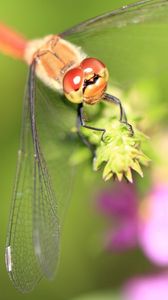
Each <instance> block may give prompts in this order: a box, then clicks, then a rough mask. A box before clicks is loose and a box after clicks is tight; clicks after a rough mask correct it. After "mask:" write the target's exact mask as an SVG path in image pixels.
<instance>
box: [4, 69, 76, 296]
mask: <svg viewBox="0 0 168 300" xmlns="http://www.w3.org/2000/svg"><path fill="white" fill-rule="evenodd" d="M28 86H29V87H28V91H27V93H26V96H25V100H24V113H23V128H22V135H21V148H20V150H19V153H18V165H17V174H16V181H15V188H14V193H13V200H12V208H11V216H10V222H9V230H8V235H7V247H6V264H7V270H8V272H9V274H10V277H11V279H12V281H13V283H14V285H15V287H16V288H17V289H19V290H20V291H22V292H28V291H30V290H32V289H33V288H34V286H35V285H36V284H37V282H38V281H39V280H40V279H41V277H43V276H45V277H47V278H48V279H50V278H52V277H53V275H54V273H55V270H56V267H57V263H58V256H59V239H60V225H61V221H62V215H63V210H64V208H65V205H66V202H67V201H68V199H69V196H70V190H71V188H72V179H73V169H72V168H71V167H70V165H68V161H69V155H70V153H72V151H73V147H74V144H75V143H74V142H75V140H74V139H73V137H71V136H70V134H69V131H70V128H71V127H72V122H74V121H75V112H74V110H72V109H71V108H70V107H69V108H68V107H67V106H66V105H65V104H64V102H63V101H62V100H61V99H60V98H59V96H58V95H57V94H55V93H53V92H52V91H49V90H46V89H45V87H43V85H42V84H41V83H40V82H39V81H37V82H36V84H35V78H34V69H33V67H31V70H30V74H29V80H28ZM35 88H36V94H35V92H34V91H35ZM49 93H50V95H49ZM67 113H68V114H67ZM62 118H63V119H62ZM64 118H66V120H65V123H66V125H65V124H64V122H63V121H62V120H64ZM68 134H69V136H68ZM64 148H65V149H64ZM53 182H54V184H53Z"/></svg>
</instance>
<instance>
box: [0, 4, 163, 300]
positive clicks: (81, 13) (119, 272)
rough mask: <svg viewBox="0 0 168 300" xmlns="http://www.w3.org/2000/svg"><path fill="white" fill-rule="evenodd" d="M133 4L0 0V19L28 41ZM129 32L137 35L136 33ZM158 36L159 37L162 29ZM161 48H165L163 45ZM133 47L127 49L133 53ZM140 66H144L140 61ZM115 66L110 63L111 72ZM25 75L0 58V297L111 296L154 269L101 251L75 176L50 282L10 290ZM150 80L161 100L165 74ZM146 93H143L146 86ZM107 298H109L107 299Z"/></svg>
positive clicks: (98, 230) (133, 253)
mask: <svg viewBox="0 0 168 300" xmlns="http://www.w3.org/2000/svg"><path fill="white" fill-rule="evenodd" d="M133 2H135V1H124V0H123V1H121V0H118V1H115V0H106V1H96V0H92V1H89V0H85V1H77V0H71V1H65V0H62V1H57V0H55V1H52V0H49V1H38V0H36V1H32V0H29V1H26V2H24V1H19V0H16V1H14V2H12V1H2V2H1V8H0V20H2V21H3V22H4V23H6V24H8V25H10V26H11V27H13V28H15V29H17V30H18V31H20V32H22V33H23V34H24V35H25V36H26V37H28V38H37V37H40V36H44V35H47V34H49V33H59V32H61V31H63V30H65V29H67V28H69V27H71V26H73V25H75V24H77V23H79V22H81V21H84V20H86V19H88V18H91V17H93V16H96V15H99V14H102V13H104V12H107V11H109V10H112V9H114V8H119V7H120V6H122V5H126V4H129V3H133ZM158 30H159V29H158V27H157V26H156V31H155V28H154V26H153V27H152V28H151V29H150V31H151V33H150V34H151V35H153V36H155V34H157V35H158V42H159V31H158ZM160 30H161V29H160ZM134 34H135V35H136V34H138V31H137V33H136V32H134ZM115 38H116V37H115ZM141 38H142V37H140V38H139V39H136V43H137V44H136V43H135V45H134V47H135V48H134V49H136V48H137V47H138V49H139V53H140V52H141V51H140V45H141ZM162 38H164V32H163V31H162ZM107 42H108V41H107ZM118 42H119V41H118ZM162 42H163V40H162ZM102 43H103V41H102ZM125 43H126V41H125ZM146 43H147V41H146ZM165 43H166V41H165ZM102 45H103V44H102ZM166 46H168V44H165V47H166ZM103 47H104V46H103ZM148 47H149V48H150V47H152V45H151V46H150V45H148ZM149 48H148V49H149ZM134 49H132V52H133V53H134ZM125 59H126V58H125ZM144 59H147V57H145V58H144ZM148 59H149V57H148ZM163 60H164V57H162V64H163ZM141 62H143V63H144V65H145V61H143V59H142V60H141ZM151 64H152V62H151ZM116 66H117V63H116V61H115V68H116ZM134 68H137V69H138V68H141V64H140V63H138V62H137V61H136V62H135V65H134ZM151 69H152V68H151ZM114 70H115V69H114ZM117 72H118V74H120V75H121V78H122V74H123V72H124V70H119V69H118V70H117ZM26 75H27V66H25V65H24V64H23V63H21V62H20V61H17V60H13V59H12V58H9V57H6V56H4V55H1V54H0V298H1V297H2V299H5V300H9V299H23V298H24V299H31V300H33V299H41V300H43V299H46V298H48V299H50V300H52V299H58V300H66V299H73V298H75V297H79V296H80V295H82V294H88V293H90V292H91V293H92V292H94V291H95V292H97V293H98V291H101V292H103V291H104V290H105V291H106V290H110V291H114V292H115V291H116V290H117V289H119V288H120V286H122V284H123V283H124V282H125V281H126V280H127V279H128V278H129V277H132V276H134V275H137V274H143V273H144V272H149V271H153V270H155V266H153V265H152V264H151V263H150V262H149V261H148V259H147V258H146V257H145V256H144V255H143V253H142V251H141V250H140V249H138V248H134V249H133V250H129V251H125V252H124V253H122V254H117V253H112V252H108V251H105V250H104V249H103V246H102V244H101V239H102V234H103V230H104V229H105V228H106V220H105V219H104V218H103V217H101V216H100V214H98V213H97V212H96V209H95V204H94V203H93V201H90V198H89V193H90V190H89V187H87V182H85V185H84V186H82V185H81V178H80V176H79V177H78V178H77V179H76V182H75V189H74V192H73V197H72V201H71V204H70V207H69V209H68V211H67V214H66V218H65V225H64V230H63V237H62V246H61V260H60V266H59V270H58V273H57V276H56V278H55V279H54V281H52V282H47V281H45V280H43V281H41V282H40V284H39V285H38V286H37V288H36V289H35V290H34V291H33V292H32V293H31V294H29V295H22V294H19V292H18V291H16V290H15V288H14V287H13V285H12V283H11V282H10V280H9V277H8V274H7V272H6V270H5V263H4V248H5V236H6V228H7V221H8V214H9V208H10V199H11V194H12V187H13V178H14V175H15V167H16V158H17V149H18V144H19V134H20V124H21V112H22V98H23V91H24V87H25V82H26ZM120 75H119V76H120ZM123 76H126V74H124V75H123ZM128 76H129V74H128ZM153 79H154V80H155V82H156V84H157V86H159V84H160V88H158V90H157V92H158V93H161V90H162V92H163V89H164V95H165V98H164V99H165V101H166V95H168V88H167V85H166V82H167V76H166V70H165V72H164V74H161V73H159V72H158V73H157V72H156V77H155V78H153ZM161 87H162V88H163V89H161ZM143 89H144V86H143ZM146 89H147V91H148V92H149V90H150V88H148V86H147V87H146ZM158 98H159V96H158ZM81 176H82V175H81ZM93 176H94V175H93ZM146 182H148V181H146ZM146 184H147V183H146ZM89 186H90V185H89ZM167 298H168V297H167ZM88 299H91V298H88ZM95 299H98V296H95ZM102 299H104V298H102ZM109 299H112V298H111V296H110V297H109Z"/></svg>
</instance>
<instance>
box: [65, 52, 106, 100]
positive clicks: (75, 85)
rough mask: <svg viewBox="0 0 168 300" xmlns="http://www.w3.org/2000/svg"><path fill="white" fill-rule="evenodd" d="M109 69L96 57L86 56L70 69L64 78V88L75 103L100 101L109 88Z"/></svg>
mask: <svg viewBox="0 0 168 300" xmlns="http://www.w3.org/2000/svg"><path fill="white" fill-rule="evenodd" d="M108 78H109V75H108V70H107V68H106V66H105V65H104V64H103V63H102V62H101V61H100V60H98V59H96V58H91V57H90V58H85V59H84V60H83V61H82V62H81V64H80V65H79V66H78V67H75V68H72V69H70V70H69V71H68V72H67V73H66V74H65V76H64V79H63V90H64V94H65V96H66V97H67V99H68V100H69V101H71V102H73V103H81V102H85V103H87V104H95V103H97V102H99V101H100V100H101V98H102V96H103V94H104V92H105V90H106V88H107V83H108Z"/></svg>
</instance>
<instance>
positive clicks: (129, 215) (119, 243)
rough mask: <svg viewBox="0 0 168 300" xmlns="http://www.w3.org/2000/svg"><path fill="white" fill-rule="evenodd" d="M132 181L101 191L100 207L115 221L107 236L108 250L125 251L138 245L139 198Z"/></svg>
mask: <svg viewBox="0 0 168 300" xmlns="http://www.w3.org/2000/svg"><path fill="white" fill-rule="evenodd" d="M136 198H137V197H136V190H135V187H134V185H133V184H130V183H123V182H122V183H115V184H114V185H113V188H112V189H109V190H106V191H104V192H102V193H101V195H100V196H99V198H98V209H99V210H100V211H101V212H102V213H103V214H105V215H106V217H108V218H109V220H110V221H111V222H112V223H113V224H112V226H111V227H112V229H110V230H109V231H108V232H107V234H106V238H105V246H106V249H108V250H110V251H111V250H116V251H118V250H119V251H123V250H126V249H128V248H132V247H134V246H135V245H136V239H137V225H138V222H137V219H138V217H137V211H138V208H137V199H136Z"/></svg>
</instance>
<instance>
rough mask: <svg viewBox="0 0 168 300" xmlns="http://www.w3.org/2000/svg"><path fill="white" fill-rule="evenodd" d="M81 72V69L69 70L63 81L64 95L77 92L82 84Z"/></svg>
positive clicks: (82, 75)
mask: <svg viewBox="0 0 168 300" xmlns="http://www.w3.org/2000/svg"><path fill="white" fill-rule="evenodd" d="M83 77H84V74H83V71H82V69H81V68H73V69H71V70H69V71H68V72H67V73H66V74H65V76H64V79H63V89H64V93H66V94H69V93H71V92H73V91H78V90H79V89H80V88H81V85H82V83H83Z"/></svg>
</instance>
